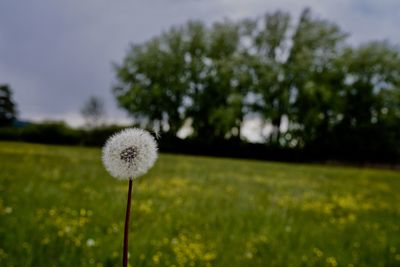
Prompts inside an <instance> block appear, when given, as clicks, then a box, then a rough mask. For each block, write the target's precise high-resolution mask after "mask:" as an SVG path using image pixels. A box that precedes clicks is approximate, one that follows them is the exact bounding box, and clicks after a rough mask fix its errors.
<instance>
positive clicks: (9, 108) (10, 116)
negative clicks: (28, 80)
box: [0, 85, 17, 127]
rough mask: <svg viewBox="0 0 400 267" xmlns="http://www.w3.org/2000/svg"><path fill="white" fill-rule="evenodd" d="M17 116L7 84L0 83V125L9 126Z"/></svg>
mask: <svg viewBox="0 0 400 267" xmlns="http://www.w3.org/2000/svg"><path fill="white" fill-rule="evenodd" d="M16 116H17V110H16V105H15V103H14V101H13V99H12V91H11V89H10V87H9V86H8V85H0V127H4V126H10V125H11V124H12V123H13V121H14V120H15V118H16Z"/></svg>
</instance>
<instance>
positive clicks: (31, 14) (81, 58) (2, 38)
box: [0, 0, 400, 131]
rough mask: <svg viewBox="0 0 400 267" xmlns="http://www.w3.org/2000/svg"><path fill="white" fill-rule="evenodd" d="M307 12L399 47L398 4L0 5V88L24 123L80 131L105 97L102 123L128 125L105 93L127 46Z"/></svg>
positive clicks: (248, 0) (207, 0)
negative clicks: (195, 28)
mask: <svg viewBox="0 0 400 267" xmlns="http://www.w3.org/2000/svg"><path fill="white" fill-rule="evenodd" d="M305 7H310V8H311V9H312V11H313V14H314V15H315V16H316V17H319V18H323V19H327V20H330V21H333V22H335V23H337V24H338V25H339V26H340V27H341V28H342V29H343V30H344V31H345V32H347V33H349V34H350V37H349V42H351V43H352V44H353V45H358V44H360V43H364V42H367V41H372V40H387V41H389V42H391V43H392V44H400V30H399V25H400V1H399V0H379V1H376V0H329V1H328V0H268V1H267V0H241V1H239V0H142V1H135V0H114V1H109V0H83V1H82V0H64V1H54V0H35V1H15V0H1V1H0V83H7V84H9V85H10V86H11V88H12V90H13V92H14V100H15V101H16V103H17V105H18V111H19V117H20V118H22V119H27V120H43V119H62V120H66V121H67V122H68V123H69V124H70V125H72V126H78V125H80V124H81V123H82V122H83V119H82V117H81V115H80V109H81V108H82V106H83V104H84V102H85V101H86V100H87V99H88V98H89V97H90V96H92V95H94V96H98V97H101V98H103V99H104V101H105V104H106V114H107V121H108V122H116V123H126V122H128V121H129V119H128V117H127V115H126V114H125V112H124V111H122V110H120V109H119V108H118V107H117V104H116V102H115V99H114V98H113V96H112V93H111V86H112V84H113V82H114V81H115V80H114V79H115V74H114V72H113V69H112V63H119V62H121V61H122V59H123V57H124V55H125V54H126V52H127V51H128V48H129V45H130V44H140V43H143V42H145V41H146V40H148V39H150V38H151V37H153V36H156V35H159V34H160V33H161V32H162V31H165V30H168V29H169V28H170V27H171V26H174V25H182V24H184V23H185V22H187V21H188V20H201V21H203V22H205V23H208V24H210V23H212V22H215V21H221V20H223V19H224V18H229V19H232V20H237V19H241V18H246V17H257V16H261V15H263V14H264V13H266V12H274V11H276V10H283V11H287V12H290V13H291V14H292V15H293V16H294V18H297V17H298V15H299V13H300V12H301V10H302V9H303V8H305ZM248 130H249V131H251V125H249V127H248Z"/></svg>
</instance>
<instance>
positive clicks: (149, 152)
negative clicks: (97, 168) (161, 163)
mask: <svg viewBox="0 0 400 267" xmlns="http://www.w3.org/2000/svg"><path fill="white" fill-rule="evenodd" d="M156 159H157V143H156V141H155V140H154V138H153V136H152V135H151V134H150V133H149V132H147V131H145V130H142V129H137V128H129V129H125V130H122V131H121V132H119V133H116V134H114V135H113V136H111V137H110V138H109V139H108V140H107V142H106V144H105V145H104V147H103V164H104V167H105V168H106V170H107V171H108V172H109V173H110V174H111V176H114V177H115V178H117V179H120V180H129V179H131V178H138V177H139V176H141V175H143V174H145V173H146V172H147V171H148V170H149V169H150V168H151V167H152V166H153V165H154V163H155V161H156Z"/></svg>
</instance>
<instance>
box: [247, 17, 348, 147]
mask: <svg viewBox="0 0 400 267" xmlns="http://www.w3.org/2000/svg"><path fill="white" fill-rule="evenodd" d="M259 20H260V19H256V20H253V21H251V20H250V21H249V20H247V21H245V23H244V27H246V28H247V29H248V31H247V35H248V36H249V38H250V40H251V43H250V46H249V47H248V50H249V51H250V53H249V55H248V56H249V62H250V66H251V68H252V72H253V74H254V89H253V92H254V97H253V105H252V106H253V110H254V111H256V112H258V113H260V114H261V115H262V117H263V118H264V119H265V120H266V121H267V122H269V123H270V124H271V125H272V133H271V135H270V137H269V142H270V143H271V144H276V145H282V143H281V142H282V139H281V126H282V119H283V118H284V117H285V116H286V117H288V118H289V123H290V125H291V126H292V128H294V129H298V130H297V131H296V132H297V133H299V134H300V136H301V137H305V139H304V138H301V139H302V140H301V141H303V142H304V141H305V142H307V140H308V139H309V138H312V137H309V135H312V134H311V133H313V132H315V131H316V129H317V128H318V126H317V124H319V123H320V122H319V119H318V118H319V117H320V116H321V115H320V113H321V112H322V113H323V114H325V115H326V114H328V113H329V111H328V110H327V109H328V106H329V104H330V101H331V98H330V93H331V92H332V90H331V89H330V88H325V87H327V86H328V87H329V86H334V84H335V83H334V81H333V79H334V77H328V76H329V75H330V74H331V72H330V69H329V68H330V64H331V62H332V60H333V59H334V57H335V55H336V54H337V51H338V49H339V48H340V45H342V41H343V40H344V39H345V37H346V35H345V34H344V33H342V32H341V30H340V29H339V28H338V27H337V26H336V25H334V24H332V23H329V22H327V21H325V20H320V19H315V18H313V17H312V16H311V13H310V10H309V9H305V10H304V11H303V12H302V14H301V15H300V19H299V22H298V23H297V25H294V26H293V25H291V18H290V15H289V14H287V13H283V12H280V11H278V12H275V13H273V14H266V15H265V16H264V17H263V18H261V22H260V21H259ZM259 25H261V26H259ZM292 32H293V33H292ZM321 101H322V102H321ZM315 104H320V106H316V105H315ZM316 108H318V109H325V110H324V111H321V110H315V109H316ZM322 116H323V115H322ZM324 120H325V121H327V120H328V118H327V117H326V118H325V119H324ZM304 135H306V136H304ZM289 141H290V140H289Z"/></svg>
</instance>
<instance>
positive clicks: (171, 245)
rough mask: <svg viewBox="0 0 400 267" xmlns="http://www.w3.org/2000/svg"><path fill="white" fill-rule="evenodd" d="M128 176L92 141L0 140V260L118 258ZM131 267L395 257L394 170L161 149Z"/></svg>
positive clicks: (144, 184)
mask: <svg viewBox="0 0 400 267" xmlns="http://www.w3.org/2000/svg"><path fill="white" fill-rule="evenodd" d="M126 193H127V182H120V181H117V180H115V179H113V178H111V177H110V176H109V175H108V174H107V173H106V171H105V170H104V168H103V167H102V164H101V161H100V150H99V149H93V148H79V147H62V146H46V145H33V144H23V143H6V142H0V266H120V265H121V263H122V238H123V222H124V213H125V205H126ZM132 212H133V213H132V221H131V224H130V264H131V265H132V266H228V267H229V266H346V267H350V266H373V267H378V266H400V173H399V172H395V171H389V170H374V169H358V168H349V167H333V166H320V165H298V164H282V163H268V162H259V161H247V160H232V159H217V158H207V157H190V156H176V155H167V154H162V155H161V156H160V158H159V160H158V161H157V163H156V166H155V167H154V168H153V169H152V170H151V171H150V172H149V173H148V174H147V175H146V176H145V177H143V178H141V179H139V180H138V181H135V183H134V191H133V211H132Z"/></svg>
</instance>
